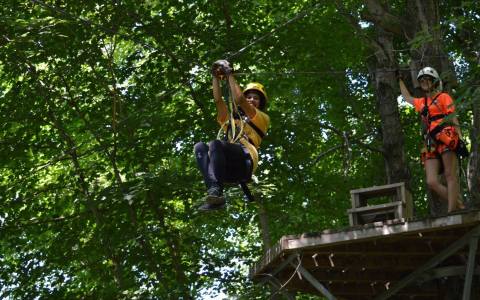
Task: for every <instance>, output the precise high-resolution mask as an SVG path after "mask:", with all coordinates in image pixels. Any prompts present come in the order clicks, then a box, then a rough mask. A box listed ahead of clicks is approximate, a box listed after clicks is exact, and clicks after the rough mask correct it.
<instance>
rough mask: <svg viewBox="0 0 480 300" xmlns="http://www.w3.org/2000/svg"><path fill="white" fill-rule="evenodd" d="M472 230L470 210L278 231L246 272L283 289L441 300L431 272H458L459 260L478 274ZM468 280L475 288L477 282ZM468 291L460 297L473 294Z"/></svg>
mask: <svg viewBox="0 0 480 300" xmlns="http://www.w3.org/2000/svg"><path fill="white" fill-rule="evenodd" d="M479 235H480V212H479V211H478V210H476V211H469V212H464V213H458V214H452V215H447V216H443V217H437V218H427V219H419V220H412V221H408V222H407V221H405V220H402V219H400V220H390V221H386V222H377V223H372V224H367V225H363V226H355V227H348V228H345V229H342V230H324V231H322V232H318V233H307V234H302V235H290V236H284V237H282V238H281V239H280V241H279V242H278V243H277V244H276V245H275V246H274V247H272V248H271V249H269V251H268V252H267V253H266V255H264V256H263V257H262V258H261V260H260V261H258V262H257V263H256V264H255V265H254V266H253V267H252V268H251V270H250V277H251V278H252V279H253V280H254V281H255V282H257V283H262V282H263V283H266V282H269V283H271V284H272V285H274V286H276V288H281V290H283V291H303V292H307V293H314V294H320V295H324V296H325V295H328V293H331V295H332V297H327V298H328V299H355V300H361V299H442V298H441V296H442V293H445V290H444V289H443V290H442V288H441V287H440V286H439V285H438V284H436V283H435V282H434V281H432V280H431V279H432V278H438V277H442V276H443V277H448V276H452V275H460V276H463V278H466V275H465V274H466V272H467V261H468V262H469V264H468V267H469V270H468V272H470V273H469V276H470V277H472V275H471V274H472V272H473V273H475V272H477V273H480V269H479V267H478V266H479V265H478V262H479V260H478V256H479V255H480V252H479V251H478V248H477V247H476V243H471V244H472V246H470V247H469V242H470V241H478V236H479ZM474 244H475V247H473V245H474ZM469 251H470V252H472V253H474V255H470V256H469V255H468V254H469ZM475 259H476V260H475ZM304 271H305V272H304ZM470 277H469V278H470ZM312 278H313V280H311V279H312ZM476 278H477V281H478V277H476ZM315 281H316V282H315ZM473 286H474V288H473V289H472V290H474V292H473V293H478V289H476V288H475V286H477V287H478V286H480V284H479V283H478V282H477V283H476V284H475V283H474V284H473ZM323 289H325V290H326V291H327V292H325V293H323V292H322V291H323ZM390 294H391V295H393V294H394V295H395V296H394V297H392V298H390ZM473 296H475V297H477V295H472V298H470V296H468V297H469V298H467V299H478V298H473Z"/></svg>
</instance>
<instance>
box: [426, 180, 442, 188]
mask: <svg viewBox="0 0 480 300" xmlns="http://www.w3.org/2000/svg"><path fill="white" fill-rule="evenodd" d="M439 184H440V183H439V181H438V179H437V178H427V187H428V188H429V189H430V190H435V189H436V188H437V187H438V185H439Z"/></svg>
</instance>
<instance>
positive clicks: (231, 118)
mask: <svg viewBox="0 0 480 300" xmlns="http://www.w3.org/2000/svg"><path fill="white" fill-rule="evenodd" d="M223 99H224V101H225V103H226V105H227V111H228V119H227V120H226V121H225V122H224V123H223V124H222V125H221V126H220V130H219V131H218V134H217V139H220V138H221V136H222V133H223V132H224V131H225V126H227V129H226V138H227V141H228V142H229V143H236V142H238V140H239V139H240V138H241V137H242V136H243V129H244V122H245V121H244V120H243V118H241V117H240V113H239V109H238V106H237V103H236V101H235V99H234V98H233V93H232V91H231V90H230V87H229V85H228V82H227V83H226V84H225V85H224V86H223ZM235 115H238V116H239V119H240V122H239V123H240V127H239V128H237V125H236V123H235ZM237 129H238V132H237Z"/></svg>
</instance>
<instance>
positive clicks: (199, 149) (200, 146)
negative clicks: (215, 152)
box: [193, 142, 208, 154]
mask: <svg viewBox="0 0 480 300" xmlns="http://www.w3.org/2000/svg"><path fill="white" fill-rule="evenodd" d="M193 151H194V152H195V154H197V153H205V152H208V146H207V145H206V144H205V143H204V142H198V143H196V144H195V146H193Z"/></svg>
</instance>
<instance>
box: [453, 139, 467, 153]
mask: <svg viewBox="0 0 480 300" xmlns="http://www.w3.org/2000/svg"><path fill="white" fill-rule="evenodd" d="M455 152H457V155H458V156H459V157H460V158H466V157H468V155H469V153H468V148H467V145H466V144H465V142H464V141H463V140H461V139H460V140H459V141H458V145H457V149H455Z"/></svg>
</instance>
